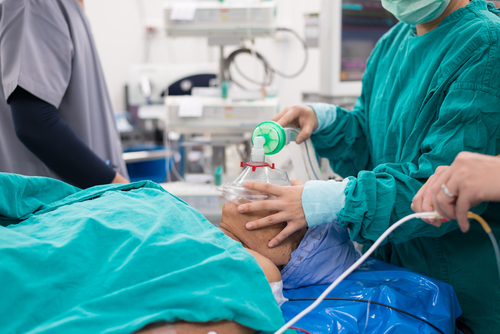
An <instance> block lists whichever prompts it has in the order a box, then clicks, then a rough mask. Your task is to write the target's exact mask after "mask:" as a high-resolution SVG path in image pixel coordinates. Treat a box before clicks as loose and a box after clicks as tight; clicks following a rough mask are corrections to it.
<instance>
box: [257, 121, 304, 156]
mask: <svg viewBox="0 0 500 334" xmlns="http://www.w3.org/2000/svg"><path fill="white" fill-rule="evenodd" d="M291 130H292V129H291V128H286V129H285V128H283V127H282V126H281V125H279V124H278V123H276V122H273V121H265V122H262V123H260V124H259V125H257V126H256V127H255V129H254V130H253V132H252V145H255V139H256V138H259V137H261V138H264V154H265V155H273V154H276V153H278V152H279V151H281V150H282V149H283V147H285V145H287V144H289V143H290V141H293V140H295V138H296V137H297V133H296V132H294V131H291Z"/></svg>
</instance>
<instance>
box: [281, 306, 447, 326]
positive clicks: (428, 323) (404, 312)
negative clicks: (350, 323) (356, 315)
mask: <svg viewBox="0 0 500 334" xmlns="http://www.w3.org/2000/svg"><path fill="white" fill-rule="evenodd" d="M307 300H315V299H314V298H296V299H289V300H288V301H291V302H294V301H307ZM324 300H340V301H352V302H359V303H369V304H374V305H379V306H383V307H387V308H389V309H391V310H394V311H396V312H400V313H402V314H406V315H407V316H410V317H412V318H415V319H417V320H420V321H422V322H424V323H426V324H427V325H429V326H431V327H432V328H434V329H435V330H437V331H438V332H439V333H441V334H444V332H443V331H442V330H440V329H439V328H438V327H436V326H435V325H433V324H431V323H430V322H428V321H427V320H425V319H422V318H420V317H418V316H416V315H414V314H411V313H409V312H406V311H404V310H401V309H399V308H396V307H393V306H390V305H386V304H382V303H379V302H374V301H371V302H370V301H368V300H364V299H354V298H325V299H324ZM290 328H292V327H290Z"/></svg>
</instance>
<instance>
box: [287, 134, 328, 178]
mask: <svg viewBox="0 0 500 334" xmlns="http://www.w3.org/2000/svg"><path fill="white" fill-rule="evenodd" d="M291 131H293V132H295V133H297V134H299V133H300V131H299V130H297V129H294V128H292V129H291ZM308 140H310V139H308ZM304 145H305V146H306V154H307V159H308V160H309V167H310V168H311V171H312V172H313V174H314V177H315V178H316V180H321V179H320V178H319V177H318V175H317V174H316V171H315V170H314V167H313V164H312V159H311V155H310V154H309V148H308V147H307V142H306V141H305V142H304Z"/></svg>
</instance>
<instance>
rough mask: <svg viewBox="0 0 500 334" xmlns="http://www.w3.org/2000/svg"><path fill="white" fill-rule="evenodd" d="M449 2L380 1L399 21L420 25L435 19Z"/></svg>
mask: <svg viewBox="0 0 500 334" xmlns="http://www.w3.org/2000/svg"><path fill="white" fill-rule="evenodd" d="M449 4H450V0H382V6H383V7H384V8H385V9H387V10H388V11H389V12H391V13H392V15H394V16H395V17H396V18H397V19H398V20H399V21H402V22H405V23H408V24H421V23H426V22H431V21H434V20H435V19H437V18H438V17H439V16H440V15H441V14H443V12H444V11H445V9H446V7H448V5H449Z"/></svg>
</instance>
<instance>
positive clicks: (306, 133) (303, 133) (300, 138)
mask: <svg viewBox="0 0 500 334" xmlns="http://www.w3.org/2000/svg"><path fill="white" fill-rule="evenodd" d="M313 127H314V126H313V125H312V124H310V123H306V124H305V125H304V127H303V128H302V130H300V132H299V134H298V135H297V138H296V139H295V142H296V143H297V144H301V143H302V142H304V141H306V140H307V139H309V138H310V137H311V134H312V133H313Z"/></svg>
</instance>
